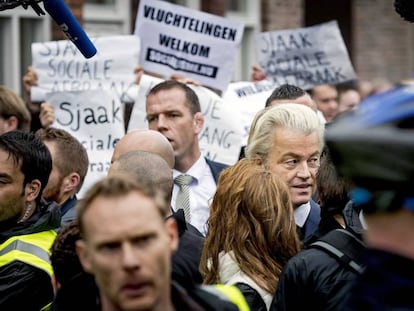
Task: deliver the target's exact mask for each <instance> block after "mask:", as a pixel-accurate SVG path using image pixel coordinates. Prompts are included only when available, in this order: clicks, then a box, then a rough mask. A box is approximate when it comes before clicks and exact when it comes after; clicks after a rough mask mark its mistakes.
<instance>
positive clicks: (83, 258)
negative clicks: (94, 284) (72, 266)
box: [76, 240, 93, 273]
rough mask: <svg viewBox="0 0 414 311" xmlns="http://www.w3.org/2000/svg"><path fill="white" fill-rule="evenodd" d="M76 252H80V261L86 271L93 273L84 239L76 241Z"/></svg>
mask: <svg viewBox="0 0 414 311" xmlns="http://www.w3.org/2000/svg"><path fill="white" fill-rule="evenodd" d="M76 254H78V257H79V261H80V263H81V265H82V267H83V269H84V270H85V271H86V272H89V273H93V271H92V264H91V262H90V260H89V255H88V250H87V247H86V244H85V241H83V240H77V241H76Z"/></svg>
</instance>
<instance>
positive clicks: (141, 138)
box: [111, 130, 175, 168]
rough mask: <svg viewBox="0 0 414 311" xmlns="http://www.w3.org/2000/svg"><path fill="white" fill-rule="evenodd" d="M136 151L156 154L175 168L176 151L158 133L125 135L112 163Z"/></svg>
mask: <svg viewBox="0 0 414 311" xmlns="http://www.w3.org/2000/svg"><path fill="white" fill-rule="evenodd" d="M134 150H142V151H147V152H152V153H156V154H158V155H159V156H161V157H162V158H163V159H164V160H165V162H167V164H168V166H169V167H170V168H173V167H174V164H175V160H174V150H173V148H172V146H171V144H170V142H169V141H168V140H167V138H165V136H164V135H162V134H161V133H160V132H158V131H154V130H135V131H132V132H129V133H127V134H125V135H124V136H123V137H122V138H121V139H120V140H119V141H118V143H117V144H116V145H115V149H114V152H113V154H112V159H111V163H113V162H114V161H116V160H117V159H118V158H119V157H120V156H121V155H122V154H124V153H127V152H129V151H134Z"/></svg>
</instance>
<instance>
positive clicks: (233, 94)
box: [223, 80, 274, 145]
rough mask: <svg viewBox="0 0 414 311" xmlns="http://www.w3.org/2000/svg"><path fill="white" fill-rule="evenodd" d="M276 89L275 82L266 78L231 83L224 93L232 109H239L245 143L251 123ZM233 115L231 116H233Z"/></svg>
mask: <svg viewBox="0 0 414 311" xmlns="http://www.w3.org/2000/svg"><path fill="white" fill-rule="evenodd" d="M273 90H274V86H273V83H271V82H270V81H267V80H264V81H260V82H250V81H239V82H234V83H230V84H229V86H228V88H227V90H226V91H225V92H224V93H223V101H224V102H225V103H226V105H228V106H229V107H230V108H231V110H232V111H239V112H240V114H241V120H240V123H241V124H242V126H243V128H244V131H243V143H244V145H246V144H247V139H248V138H249V132H250V125H251V123H252V121H253V119H254V117H255V115H256V113H257V112H258V111H259V110H262V109H263V108H264V107H265V104H266V100H267V99H268V97H269V96H270V95H271V94H272V92H273ZM231 117H232V116H229V118H231Z"/></svg>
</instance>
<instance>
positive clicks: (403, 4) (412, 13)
mask: <svg viewBox="0 0 414 311" xmlns="http://www.w3.org/2000/svg"><path fill="white" fill-rule="evenodd" d="M394 9H395V11H396V12H397V13H398V14H399V15H400V16H401V17H402V18H403V19H405V20H406V21H407V22H411V23H413V22H414V1H412V0H395V1H394Z"/></svg>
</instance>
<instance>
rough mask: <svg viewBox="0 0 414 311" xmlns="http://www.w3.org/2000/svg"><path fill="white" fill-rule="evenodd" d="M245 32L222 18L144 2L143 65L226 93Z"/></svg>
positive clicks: (139, 28)
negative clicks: (187, 78) (188, 78)
mask: <svg viewBox="0 0 414 311" xmlns="http://www.w3.org/2000/svg"><path fill="white" fill-rule="evenodd" d="M243 30H244V25H243V24H242V23H238V22H233V21H230V20H228V19H226V18H223V17H220V16H216V15H212V14H208V13H204V12H201V11H197V10H192V9H189V8H186V7H183V6H179V5H174V4H171V3H168V2H166V1H158V0H141V1H140V4H139V8H138V13H137V19H136V25H135V34H136V35H138V36H139V37H140V39H141V55H140V64H141V65H142V67H143V68H144V70H146V71H148V72H154V73H157V74H162V75H165V76H168V77H169V76H171V75H172V74H174V73H179V74H182V75H183V76H186V77H190V78H192V79H194V80H196V81H199V82H200V83H202V84H203V85H206V86H210V87H213V88H216V89H219V90H222V91H223V90H225V88H226V87H227V85H228V83H229V82H230V80H231V78H232V74H233V68H234V65H235V61H236V55H237V52H238V49H239V47H240V43H241V40H242V37H243Z"/></svg>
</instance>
